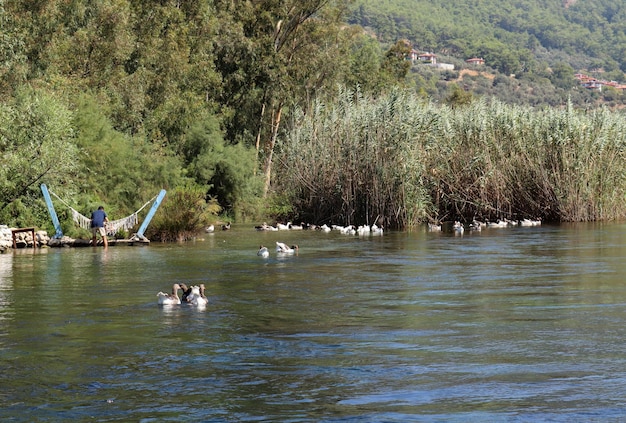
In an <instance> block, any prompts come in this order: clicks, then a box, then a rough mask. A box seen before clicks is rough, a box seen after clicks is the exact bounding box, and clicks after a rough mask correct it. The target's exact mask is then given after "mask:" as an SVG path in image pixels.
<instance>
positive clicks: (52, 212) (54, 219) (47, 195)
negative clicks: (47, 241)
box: [41, 184, 63, 238]
mask: <svg viewBox="0 0 626 423" xmlns="http://www.w3.org/2000/svg"><path fill="white" fill-rule="evenodd" d="M41 192H43V198H44V199H45V200H46V205H47V206H48V212H49V213H50V217H51V218H52V224H53V225H54V230H55V231H56V233H55V234H54V236H53V237H52V238H61V237H62V236H63V230H61V224H60V223H59V218H58V217H57V212H56V211H55V210H54V204H52V199H51V198H50V193H49V192H48V187H47V186H46V184H41Z"/></svg>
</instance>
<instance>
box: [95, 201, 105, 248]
mask: <svg viewBox="0 0 626 423" xmlns="http://www.w3.org/2000/svg"><path fill="white" fill-rule="evenodd" d="M108 221H109V217H108V216H107V214H106V212H105V211H104V207H103V206H100V207H98V210H94V211H93V212H92V213H91V236H92V238H91V245H93V246H94V247H95V246H96V235H98V234H100V237H101V238H102V243H103V244H104V248H106V247H108V246H109V242H108V240H107V232H106V229H104V224H105V223H107V222H108Z"/></svg>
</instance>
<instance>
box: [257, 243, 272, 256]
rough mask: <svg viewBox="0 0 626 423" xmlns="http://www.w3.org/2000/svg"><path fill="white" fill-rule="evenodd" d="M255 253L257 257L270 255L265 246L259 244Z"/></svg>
mask: <svg viewBox="0 0 626 423" xmlns="http://www.w3.org/2000/svg"><path fill="white" fill-rule="evenodd" d="M256 255H257V256H259V257H263V258H268V257H269V256H270V251H269V250H268V249H267V247H264V246H262V245H261V246H260V247H259V251H257V253H256Z"/></svg>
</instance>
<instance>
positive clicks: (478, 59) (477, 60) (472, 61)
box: [465, 57, 485, 65]
mask: <svg viewBox="0 0 626 423" xmlns="http://www.w3.org/2000/svg"><path fill="white" fill-rule="evenodd" d="M465 63H467V64H469V65H484V64H485V59H483V58H482V57H472V58H471V59H467V60H466V61H465Z"/></svg>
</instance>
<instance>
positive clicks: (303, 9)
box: [215, 0, 347, 194]
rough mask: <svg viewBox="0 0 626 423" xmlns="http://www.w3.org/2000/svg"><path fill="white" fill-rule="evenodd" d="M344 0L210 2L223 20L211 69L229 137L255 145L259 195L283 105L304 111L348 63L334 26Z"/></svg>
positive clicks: (267, 176) (267, 182)
mask: <svg viewBox="0 0 626 423" xmlns="http://www.w3.org/2000/svg"><path fill="white" fill-rule="evenodd" d="M346 3H347V1H333V0H306V1H301V0H272V1H263V2H232V1H226V0H225V1H216V2H215V4H216V9H217V10H220V17H221V19H220V22H222V26H221V31H220V37H218V39H217V41H216V66H217V69H218V70H219V71H220V72H221V74H222V75H223V80H224V84H225V87H226V88H225V90H224V92H223V98H222V104H223V105H224V106H225V110H224V112H225V113H226V115H225V117H226V118H227V128H228V130H229V134H228V137H229V138H231V139H238V138H239V139H244V140H245V141H246V142H249V143H253V144H254V145H255V148H256V150H257V154H258V157H259V160H260V161H262V165H261V170H262V173H263V176H264V180H265V183H264V193H265V194H266V193H267V192H268V190H269V187H270V182H271V178H272V164H273V155H274V150H275V147H276V143H277V139H278V135H279V132H280V129H281V127H282V121H283V113H284V111H285V108H289V107H291V106H293V105H296V104H300V105H303V106H304V105H305V104H306V103H309V102H310V101H311V99H312V98H314V97H315V96H316V95H318V94H319V93H318V92H319V91H320V90H322V89H323V88H325V87H329V86H333V85H334V83H335V81H336V79H337V78H338V75H339V74H340V72H341V69H342V68H343V64H342V65H341V66H337V65H338V63H340V62H342V61H346V62H347V54H344V53H343V50H342V49H343V48H344V46H345V43H344V42H343V40H342V36H343V35H342V34H341V31H342V29H341V26H342V25H340V24H341V22H342V16H343V7H344V6H345V4H346ZM342 63H344V62H342ZM304 107H306V106H304Z"/></svg>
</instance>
